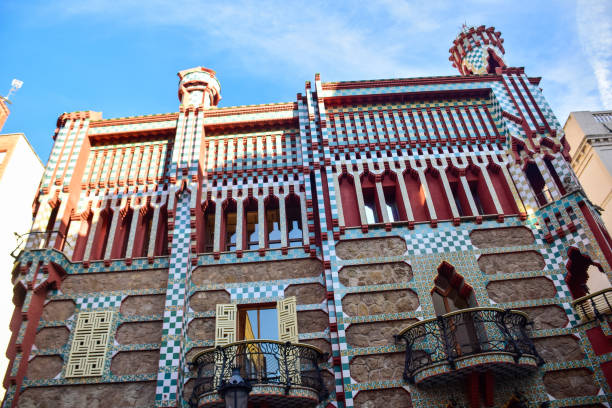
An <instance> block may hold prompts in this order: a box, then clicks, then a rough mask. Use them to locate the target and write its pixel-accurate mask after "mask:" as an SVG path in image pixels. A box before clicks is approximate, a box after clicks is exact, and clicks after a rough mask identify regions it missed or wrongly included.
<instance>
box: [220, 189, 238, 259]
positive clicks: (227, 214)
mask: <svg viewBox="0 0 612 408" xmlns="http://www.w3.org/2000/svg"><path fill="white" fill-rule="evenodd" d="M224 207H225V208H224V209H223V227H224V236H223V238H222V239H223V244H224V246H223V249H224V250H225V251H235V250H236V238H237V235H236V234H237V232H236V220H237V218H236V216H237V213H236V201H234V200H228V201H226V202H225V205H224Z"/></svg>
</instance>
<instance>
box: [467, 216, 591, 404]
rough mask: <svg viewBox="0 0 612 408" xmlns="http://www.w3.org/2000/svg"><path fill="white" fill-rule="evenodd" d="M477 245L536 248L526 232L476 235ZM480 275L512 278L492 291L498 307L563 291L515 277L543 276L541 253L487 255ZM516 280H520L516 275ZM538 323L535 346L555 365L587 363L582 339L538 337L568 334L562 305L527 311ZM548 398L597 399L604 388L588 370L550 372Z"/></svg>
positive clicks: (489, 231) (540, 279)
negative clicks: (547, 333)
mask: <svg viewBox="0 0 612 408" xmlns="http://www.w3.org/2000/svg"><path fill="white" fill-rule="evenodd" d="M470 238H471V240H472V243H473V244H474V245H476V246H478V247H480V248H493V249H494V248H504V247H520V246H525V245H529V244H532V243H533V242H534V237H533V234H532V233H531V231H529V230H528V229H527V228H523V227H515V228H501V229H483V230H475V231H473V232H472V233H471V234H470ZM478 266H479V267H480V270H481V271H482V272H483V273H485V274H487V275H497V276H499V275H509V276H510V277H511V278H510V279H505V280H504V279H502V280H495V281H493V282H490V283H489V284H488V286H487V291H488V294H489V297H490V298H491V299H492V300H494V301H495V302H496V303H500V304H502V306H503V304H504V303H512V302H520V301H536V300H540V299H549V298H555V297H556V295H557V289H556V288H555V285H554V284H553V282H552V281H551V280H550V279H549V278H547V277H543V276H539V277H530V278H520V277H514V278H512V277H513V275H512V274H516V273H521V272H531V271H540V270H543V269H544V268H545V266H546V265H545V261H544V258H543V256H542V254H541V253H540V252H539V251H534V250H528V251H515V252H501V253H494V254H484V255H481V256H480V257H479V259H478ZM514 276H516V275H514ZM522 311H524V312H526V313H528V314H529V318H530V319H531V320H532V321H533V323H534V324H533V330H534V332H533V334H534V335H535V338H534V345H535V347H536V350H537V351H538V353H539V354H540V356H541V357H542V358H543V359H544V360H545V361H546V362H547V363H549V364H555V363H564V362H570V361H581V360H583V359H584V358H585V352H584V350H583V349H582V346H581V345H580V342H579V340H578V338H577V337H575V336H572V335H560V336H546V337H537V333H538V331H540V330H549V329H562V328H565V327H566V326H567V324H568V322H569V320H568V316H567V313H566V311H565V310H563V308H561V307H560V306H557V305H548V306H537V307H528V308H522ZM543 382H544V386H545V388H546V391H547V392H548V394H550V395H552V396H553V397H555V398H568V397H577V396H581V395H595V394H597V392H598V390H599V387H598V386H597V385H596V384H595V381H594V378H593V375H592V372H591V371H590V370H588V369H569V370H559V371H549V372H546V373H545V375H544V377H543Z"/></svg>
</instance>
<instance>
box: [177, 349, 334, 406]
mask: <svg viewBox="0 0 612 408" xmlns="http://www.w3.org/2000/svg"><path fill="white" fill-rule="evenodd" d="M324 356H325V355H324V354H323V353H322V352H321V351H320V350H319V349H318V348H316V347H314V346H311V345H309V344H299V343H297V344H296V343H288V342H287V343H282V342H279V341H273V340H245V341H239V342H236V343H232V344H229V345H226V346H218V347H216V348H211V349H208V350H204V351H202V352H200V353H199V354H197V355H196V356H195V357H194V358H193V362H192V366H193V368H194V369H195V370H196V372H197V377H196V379H195V385H194V387H193V393H192V395H191V398H190V400H189V404H190V405H191V406H192V407H198V408H201V407H207V408H208V407H225V404H224V402H223V398H222V396H221V395H220V394H219V392H218V391H219V389H220V388H221V387H223V385H224V384H225V382H226V381H227V380H229V378H230V376H231V375H232V369H233V368H239V369H240V375H241V376H242V378H244V379H245V380H246V381H247V382H248V383H249V384H250V385H251V386H252V389H251V392H250V394H249V401H251V402H265V403H266V404H267V406H268V407H270V408H274V407H287V406H291V407H297V408H306V407H315V406H316V405H317V404H318V403H319V402H320V401H322V400H324V399H325V398H327V395H328V391H327V389H326V388H325V385H324V384H323V378H322V376H321V370H320V368H319V361H322V360H323V358H324Z"/></svg>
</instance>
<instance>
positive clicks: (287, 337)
mask: <svg viewBox="0 0 612 408" xmlns="http://www.w3.org/2000/svg"><path fill="white" fill-rule="evenodd" d="M296 306H297V300H296V298H295V296H291V297H288V298H285V299H281V300H279V301H278V302H277V304H276V310H277V312H278V340H279V341H282V342H286V341H290V342H291V343H297V342H298V327H297V311H296Z"/></svg>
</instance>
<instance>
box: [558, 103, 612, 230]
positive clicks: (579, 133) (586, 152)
mask: <svg viewBox="0 0 612 408" xmlns="http://www.w3.org/2000/svg"><path fill="white" fill-rule="evenodd" d="M563 129H564V131H565V135H566V138H567V141H568V143H569V145H570V147H571V150H570V155H571V156H572V161H571V163H572V167H573V168H574V171H575V172H576V175H577V176H578V179H579V180H580V183H581V184H582V186H583V187H584V190H585V192H586V193H587V195H588V196H589V198H590V199H591V201H592V202H593V203H594V204H596V205H598V206H599V207H601V208H602V209H603V210H604V211H603V213H602V214H601V217H602V219H603V221H604V223H605V224H606V227H607V228H608V230H611V229H612V111H598V112H589V111H583V112H572V113H570V115H569V117H568V118H567V121H566V122H565V126H564V128H563Z"/></svg>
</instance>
